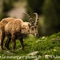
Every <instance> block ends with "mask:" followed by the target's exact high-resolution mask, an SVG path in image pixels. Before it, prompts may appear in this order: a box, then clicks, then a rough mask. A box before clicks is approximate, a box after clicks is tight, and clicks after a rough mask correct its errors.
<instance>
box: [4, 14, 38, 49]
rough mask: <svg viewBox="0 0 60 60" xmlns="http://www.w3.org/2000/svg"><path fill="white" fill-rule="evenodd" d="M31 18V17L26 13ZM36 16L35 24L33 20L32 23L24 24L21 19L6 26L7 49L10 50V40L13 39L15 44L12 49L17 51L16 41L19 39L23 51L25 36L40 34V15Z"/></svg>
mask: <svg viewBox="0 0 60 60" xmlns="http://www.w3.org/2000/svg"><path fill="white" fill-rule="evenodd" d="M25 14H26V15H27V16H28V17H29V18H30V16H29V15H28V14H27V13H25ZM34 14H35V15H36V20H35V22H34V23H33V22H31V21H32V19H31V18H30V22H23V21H22V20H21V19H15V20H14V21H13V22H12V21H10V22H9V23H8V24H7V25H6V26H5V32H6V36H7V40H6V44H5V46H6V48H7V49H9V43H10V40H11V39H12V42H13V47H12V49H13V50H14V49H15V45H16V39H17V38H18V39H19V40H20V42H21V46H22V50H24V43H23V37H24V35H25V34H33V35H35V36H37V34H38V29H37V28H38V14H37V13H34Z"/></svg>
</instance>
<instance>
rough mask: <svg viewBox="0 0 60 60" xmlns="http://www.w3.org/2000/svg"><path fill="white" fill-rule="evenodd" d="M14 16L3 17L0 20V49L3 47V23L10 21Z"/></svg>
mask: <svg viewBox="0 0 60 60" xmlns="http://www.w3.org/2000/svg"><path fill="white" fill-rule="evenodd" d="M13 20H14V18H4V19H2V21H0V50H2V49H3V41H4V37H5V25H6V24H7V23H8V22H10V21H13Z"/></svg>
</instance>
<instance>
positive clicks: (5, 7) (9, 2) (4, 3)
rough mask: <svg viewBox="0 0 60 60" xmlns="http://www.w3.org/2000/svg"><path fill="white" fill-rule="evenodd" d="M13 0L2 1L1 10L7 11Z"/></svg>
mask: <svg viewBox="0 0 60 60" xmlns="http://www.w3.org/2000/svg"><path fill="white" fill-rule="evenodd" d="M13 3H14V0H8V1H7V0H4V1H3V12H7V11H9V10H10V9H11V8H12V7H13Z"/></svg>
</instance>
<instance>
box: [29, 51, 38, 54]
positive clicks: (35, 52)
mask: <svg viewBox="0 0 60 60" xmlns="http://www.w3.org/2000/svg"><path fill="white" fill-rule="evenodd" d="M37 53H38V51H34V52H31V53H29V54H28V55H36V54H37Z"/></svg>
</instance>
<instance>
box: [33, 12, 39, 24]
mask: <svg viewBox="0 0 60 60" xmlns="http://www.w3.org/2000/svg"><path fill="white" fill-rule="evenodd" d="M34 14H35V15H36V20H35V24H38V20H39V19H38V14H37V13H34Z"/></svg>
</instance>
